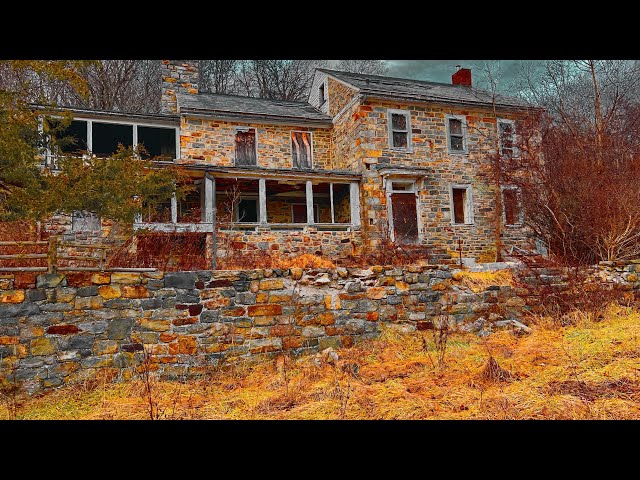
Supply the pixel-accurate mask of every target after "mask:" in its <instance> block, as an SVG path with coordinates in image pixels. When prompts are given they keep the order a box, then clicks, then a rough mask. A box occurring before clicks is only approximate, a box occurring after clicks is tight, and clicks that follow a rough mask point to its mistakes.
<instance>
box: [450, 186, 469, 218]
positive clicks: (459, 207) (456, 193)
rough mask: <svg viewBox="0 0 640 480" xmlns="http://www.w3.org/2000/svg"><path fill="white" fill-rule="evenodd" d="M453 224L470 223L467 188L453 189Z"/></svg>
mask: <svg viewBox="0 0 640 480" xmlns="http://www.w3.org/2000/svg"><path fill="white" fill-rule="evenodd" d="M451 193H452V195H453V223H468V222H469V220H470V219H469V218H468V217H469V215H468V214H467V212H468V205H467V202H468V195H467V188H453V189H452V190H451Z"/></svg>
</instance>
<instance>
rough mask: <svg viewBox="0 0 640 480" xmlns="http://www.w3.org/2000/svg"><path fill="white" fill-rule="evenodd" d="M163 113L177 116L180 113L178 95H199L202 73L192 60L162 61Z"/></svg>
mask: <svg viewBox="0 0 640 480" xmlns="http://www.w3.org/2000/svg"><path fill="white" fill-rule="evenodd" d="M161 75H162V98H161V103H160V105H161V108H160V110H161V112H162V113H168V114H175V113H177V111H178V103H177V100H176V93H178V92H180V93H189V94H193V95H196V94H197V93H198V84H199V83H200V72H199V69H198V65H197V63H195V62H193V61H191V60H163V61H162V71H161Z"/></svg>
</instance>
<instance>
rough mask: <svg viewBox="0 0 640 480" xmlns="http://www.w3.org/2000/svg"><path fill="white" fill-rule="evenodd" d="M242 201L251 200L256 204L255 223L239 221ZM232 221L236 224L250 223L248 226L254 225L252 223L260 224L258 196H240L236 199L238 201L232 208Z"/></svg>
mask: <svg viewBox="0 0 640 480" xmlns="http://www.w3.org/2000/svg"><path fill="white" fill-rule="evenodd" d="M244 200H252V201H254V202H256V218H257V220H256V221H255V222H249V221H247V220H240V202H242V201H244ZM233 221H234V222H236V223H250V224H254V223H260V198H259V197H258V195H241V196H240V198H238V201H237V202H236V204H235V206H234V208H233Z"/></svg>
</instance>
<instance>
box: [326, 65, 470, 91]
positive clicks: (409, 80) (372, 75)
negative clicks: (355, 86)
mask: <svg viewBox="0 0 640 480" xmlns="http://www.w3.org/2000/svg"><path fill="white" fill-rule="evenodd" d="M316 70H320V71H321V72H325V73H342V74H345V75H354V76H359V77H374V78H379V79H381V80H385V79H387V80H403V81H408V82H418V83H427V84H433V85H446V86H447V87H463V88H464V87H465V86H464V85H455V84H453V83H446V82H434V81H433V80H421V79H418V78H407V77H390V76H388V75H374V74H370V73H355V72H347V71H345V70H333V69H330V68H317V69H316Z"/></svg>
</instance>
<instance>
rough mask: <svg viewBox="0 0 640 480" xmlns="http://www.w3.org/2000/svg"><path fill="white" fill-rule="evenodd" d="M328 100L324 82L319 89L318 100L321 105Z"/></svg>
mask: <svg viewBox="0 0 640 480" xmlns="http://www.w3.org/2000/svg"><path fill="white" fill-rule="evenodd" d="M326 101H327V97H326V95H325V91H324V82H322V83H321V84H320V88H319V89H318V102H319V104H320V105H324V102H326Z"/></svg>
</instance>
